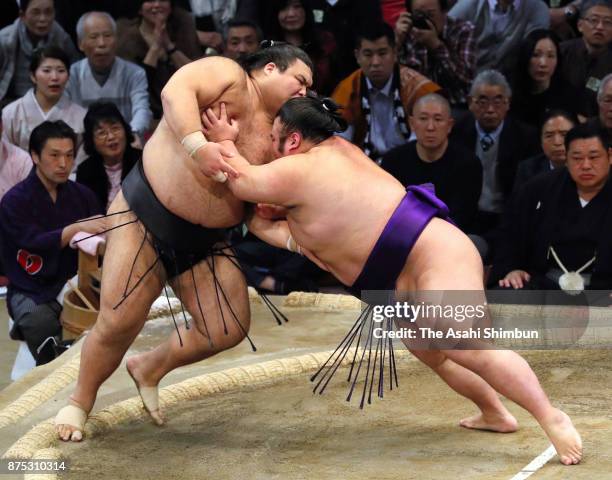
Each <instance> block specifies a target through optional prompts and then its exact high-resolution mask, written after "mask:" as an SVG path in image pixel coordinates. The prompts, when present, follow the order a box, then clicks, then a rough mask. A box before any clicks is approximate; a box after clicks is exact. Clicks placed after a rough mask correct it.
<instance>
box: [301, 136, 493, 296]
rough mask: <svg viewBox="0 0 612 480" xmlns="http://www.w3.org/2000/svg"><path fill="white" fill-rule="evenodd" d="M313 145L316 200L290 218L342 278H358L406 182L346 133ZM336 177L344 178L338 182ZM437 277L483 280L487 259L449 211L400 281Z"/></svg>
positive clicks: (462, 282)
mask: <svg viewBox="0 0 612 480" xmlns="http://www.w3.org/2000/svg"><path fill="white" fill-rule="evenodd" d="M310 152H311V153H313V154H314V155H313V157H312V161H313V165H311V166H312V168H311V169H309V172H310V173H309V175H312V176H311V178H310V179H309V182H308V184H309V185H310V187H309V192H308V198H307V201H306V202H305V205H308V207H309V208H303V209H301V210H302V211H300V209H296V211H295V212H293V213H292V216H293V218H294V221H292V219H291V218H289V224H290V227H291V230H292V232H293V233H294V236H295V237H296V240H297V241H298V243H300V244H301V245H303V246H305V247H306V248H308V249H309V250H312V252H313V253H314V254H315V255H316V256H317V257H318V258H319V259H320V260H321V261H322V262H323V263H325V264H326V265H327V267H329V269H330V271H331V272H332V273H333V274H334V275H335V276H336V277H337V278H338V279H339V280H341V281H342V282H343V283H345V284H346V285H352V283H353V282H354V281H355V280H356V279H357V277H358V276H359V274H360V273H361V270H362V269H363V266H364V264H365V262H366V260H367V259H368V257H369V255H370V252H371V251H372V248H373V247H374V245H375V243H376V241H377V240H378V239H379V237H380V235H381V233H382V231H383V229H384V228H385V225H386V224H387V222H388V220H389V218H390V217H391V215H392V214H393V212H394V210H395V208H396V207H397V206H398V204H399V203H400V201H401V199H402V198H403V197H404V195H405V194H406V189H405V187H404V186H403V185H402V184H401V183H400V182H398V181H397V180H396V179H395V178H393V177H392V176H391V175H389V174H388V173H387V172H385V171H384V170H383V169H381V168H380V167H378V166H377V165H376V164H375V163H374V162H372V160H370V159H369V158H368V157H366V156H365V155H364V154H363V153H362V152H361V150H359V149H358V148H357V147H355V146H353V145H351V144H349V143H348V142H346V141H345V140H342V139H340V138H337V137H334V138H332V139H329V140H326V141H325V142H323V144H320V145H319V146H317V147H315V148H313V149H312V150H311V151H310ZM317 164H320V166H319V165H317ZM330 181H334V182H336V183H335V184H334V186H333V188H332V187H331V186H330ZM338 182H340V183H338ZM316 185H320V188H317V187H316ZM347 206H349V207H348V208H347ZM349 208H350V210H349ZM321 212H324V213H323V214H321ZM431 283H434V284H435V285H439V288H440V289H442V288H447V289H466V290H468V289H471V288H475V289H477V288H481V287H482V263H481V261H480V256H479V255H478V252H477V251H476V249H475V248H474V246H473V244H472V242H471V241H470V240H469V238H468V237H467V236H466V235H465V234H463V233H462V232H461V231H460V230H459V229H458V228H456V227H455V226H453V225H452V224H450V223H448V222H446V221H444V220H441V219H433V220H432V221H431V222H430V223H429V224H428V225H427V227H426V228H425V230H424V231H423V233H422V234H421V235H420V236H419V238H418V239H417V242H416V244H415V245H414V247H413V249H412V250H411V253H410V255H409V256H408V259H407V261H406V264H405V266H404V269H403V271H402V273H401V274H400V277H399V278H398V287H400V288H402V289H406V290H413V289H415V288H417V287H418V288H424V287H423V285H430V284H431Z"/></svg>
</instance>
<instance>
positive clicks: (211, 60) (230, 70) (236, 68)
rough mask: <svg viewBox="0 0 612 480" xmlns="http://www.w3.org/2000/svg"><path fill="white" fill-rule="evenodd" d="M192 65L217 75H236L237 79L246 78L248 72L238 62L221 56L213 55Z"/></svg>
mask: <svg viewBox="0 0 612 480" xmlns="http://www.w3.org/2000/svg"><path fill="white" fill-rule="evenodd" d="M192 63H193V64H194V65H198V66H201V67H202V68H206V69H210V70H211V73H214V74H215V75H217V74H221V73H223V74H224V75H226V74H235V75H236V76H237V77H246V72H245V71H244V69H243V68H242V67H241V66H240V65H239V64H238V63H237V62H236V61H234V60H232V59H231V58H226V57H222V56H220V55H211V56H210V57H205V58H201V59H199V60H196V61H195V62H192Z"/></svg>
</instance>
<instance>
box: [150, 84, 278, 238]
mask: <svg viewBox="0 0 612 480" xmlns="http://www.w3.org/2000/svg"><path fill="white" fill-rule="evenodd" d="M245 78H246V76H245ZM248 82H250V81H248ZM243 83H244V84H243ZM243 83H238V84H237V85H236V86H234V87H232V88H230V89H229V90H228V91H226V92H224V93H223V95H221V96H220V97H219V98H218V99H217V100H216V101H215V102H214V103H213V104H212V105H210V106H211V107H212V108H213V109H214V110H215V111H216V112H217V113H218V112H219V105H220V103H221V102H223V103H225V104H226V106H227V110H228V113H229V114H230V116H231V117H232V118H234V119H235V120H237V121H238V122H239V125H240V137H239V139H238V141H237V142H236V146H237V148H238V150H239V151H241V153H243V154H246V155H247V156H248V158H249V159H252V161H253V162H254V163H255V162H257V163H263V162H264V161H268V159H269V157H270V146H269V136H270V131H271V124H270V122H269V120H267V118H266V117H265V115H264V114H263V113H261V112H259V111H258V109H257V105H256V102H254V100H253V98H254V95H253V92H252V91H251V88H252V86H250V83H249V85H247V81H245V82H243ZM207 107H208V106H207ZM200 110H201V111H202V110H203V108H200ZM247 146H248V151H244V149H245V147H247ZM143 163H144V168H145V173H146V175H147V178H148V180H149V182H150V184H151V187H152V188H153V191H154V192H155V194H156V195H157V198H158V199H159V200H160V202H161V203H162V204H163V205H164V206H165V207H166V208H168V210H170V211H171V212H173V213H174V214H176V215H178V216H179V217H181V218H184V219H186V220H188V221H190V222H192V223H195V224H200V225H203V226H206V227H229V226H232V225H235V224H237V223H239V222H241V221H242V220H243V202H242V201H240V200H238V199H237V198H236V197H234V196H233V195H232V193H231V192H230V190H229V189H228V188H227V186H226V185H225V184H220V183H218V182H215V181H214V180H211V179H209V178H207V177H205V176H204V175H203V174H202V173H201V172H200V170H199V168H198V165H197V164H196V161H195V160H194V159H192V158H190V157H189V156H188V155H187V154H186V152H185V150H184V148H183V147H182V145H181V144H180V143H179V141H178V140H177V139H176V137H175V136H174V133H173V132H172V131H171V130H170V127H169V126H168V124H167V122H166V121H165V119H164V118H162V120H161V122H160V123H159V125H158V127H157V128H156V130H155V132H154V133H153V135H152V136H151V138H150V139H149V141H148V142H147V144H146V146H145V149H144V152H143Z"/></svg>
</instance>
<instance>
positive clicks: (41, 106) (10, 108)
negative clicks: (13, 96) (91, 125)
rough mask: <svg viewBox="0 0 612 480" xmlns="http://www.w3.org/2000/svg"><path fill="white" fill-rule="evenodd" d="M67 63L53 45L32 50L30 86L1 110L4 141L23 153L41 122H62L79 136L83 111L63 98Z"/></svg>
mask: <svg viewBox="0 0 612 480" xmlns="http://www.w3.org/2000/svg"><path fill="white" fill-rule="evenodd" d="M69 71H70V60H69V59H68V56H67V55H66V54H65V53H64V51H63V50H61V49H60V48H58V47H55V46H53V45H51V46H48V47H44V48H40V49H37V50H35V51H34V54H33V56H32V63H31V64H30V78H31V79H32V83H33V84H34V87H33V88H31V89H30V90H28V93H26V94H25V95H24V96H23V97H21V98H20V99H19V100H15V101H14V102H13V103H11V104H9V105H7V106H6V107H4V110H2V124H3V126H4V131H3V135H4V138H6V140H8V141H9V142H11V143H12V144H14V145H17V146H18V147H20V148H22V149H23V150H25V151H27V150H28V148H29V144H30V134H31V133H32V130H34V128H35V127H37V126H38V125H40V124H41V123H42V122H44V121H45V120H49V121H53V120H63V121H64V122H66V123H67V124H68V125H69V126H70V127H71V128H72V129H73V130H74V131H75V132H76V133H77V135H78V138H79V140H78V142H77V143H78V145H79V146H80V145H81V141H80V137H81V134H82V133H83V117H84V116H85V109H84V108H83V107H81V106H80V105H77V104H76V103H74V102H72V101H71V100H70V99H69V98H68V96H67V95H64V90H65V88H66V83H67V82H68V75H69V73H68V72H69Z"/></svg>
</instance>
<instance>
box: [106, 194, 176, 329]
mask: <svg viewBox="0 0 612 480" xmlns="http://www.w3.org/2000/svg"><path fill="white" fill-rule="evenodd" d="M128 209H129V206H128V204H127V202H126V201H125V199H124V198H123V195H122V194H121V192H120V193H119V194H118V195H117V197H116V198H115V200H114V201H113V203H112V205H111V206H110V208H109V213H113V212H120V211H124V210H128ZM110 218H112V219H113V220H112V221H113V226H118V227H119V228H117V229H115V230H112V231H110V232H109V233H108V234H107V241H106V253H105V254H104V263H103V266H102V291H101V294H100V315H99V317H98V323H100V327H98V328H103V327H104V328H109V329H112V330H113V331H119V330H123V329H126V330H132V329H136V328H142V325H144V322H145V320H146V317H147V314H148V311H149V308H150V306H151V304H152V303H153V301H154V300H155V299H156V298H157V297H158V296H159V293H160V291H161V288H162V285H163V282H164V281H165V280H164V279H165V273H164V271H163V268H162V266H161V263H158V264H157V265H156V266H155V267H154V268H153V270H152V271H150V272H149V273H148V274H147V275H146V276H145V278H144V279H143V280H142V282H141V283H140V285H138V287H136V288H135V290H134V291H133V292H131V293H129V292H130V290H131V289H132V288H133V287H134V286H135V285H136V282H138V280H139V279H140V278H141V277H143V275H144V274H145V272H146V270H147V269H148V268H149V267H150V266H151V265H152V264H153V263H154V262H155V259H156V258H157V254H156V252H155V249H154V248H153V246H152V245H151V244H150V242H149V241H148V240H147V241H145V242H144V243H143V238H144V235H145V231H144V227H143V226H142V224H141V223H140V222H136V223H128V222H130V221H132V220H134V219H135V218H136V217H135V215H134V214H133V213H131V212H129V213H125V214H119V215H115V216H113V217H110ZM120 225H124V226H120ZM128 280H129V283H128ZM127 293H129V295H127V297H126V298H125V299H124V297H125V295H126V294H127ZM122 300H123V302H122V303H121V304H120V305H119V306H118V307H117V308H114V307H115V306H116V305H117V304H119V303H120V302H121V301H122Z"/></svg>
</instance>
